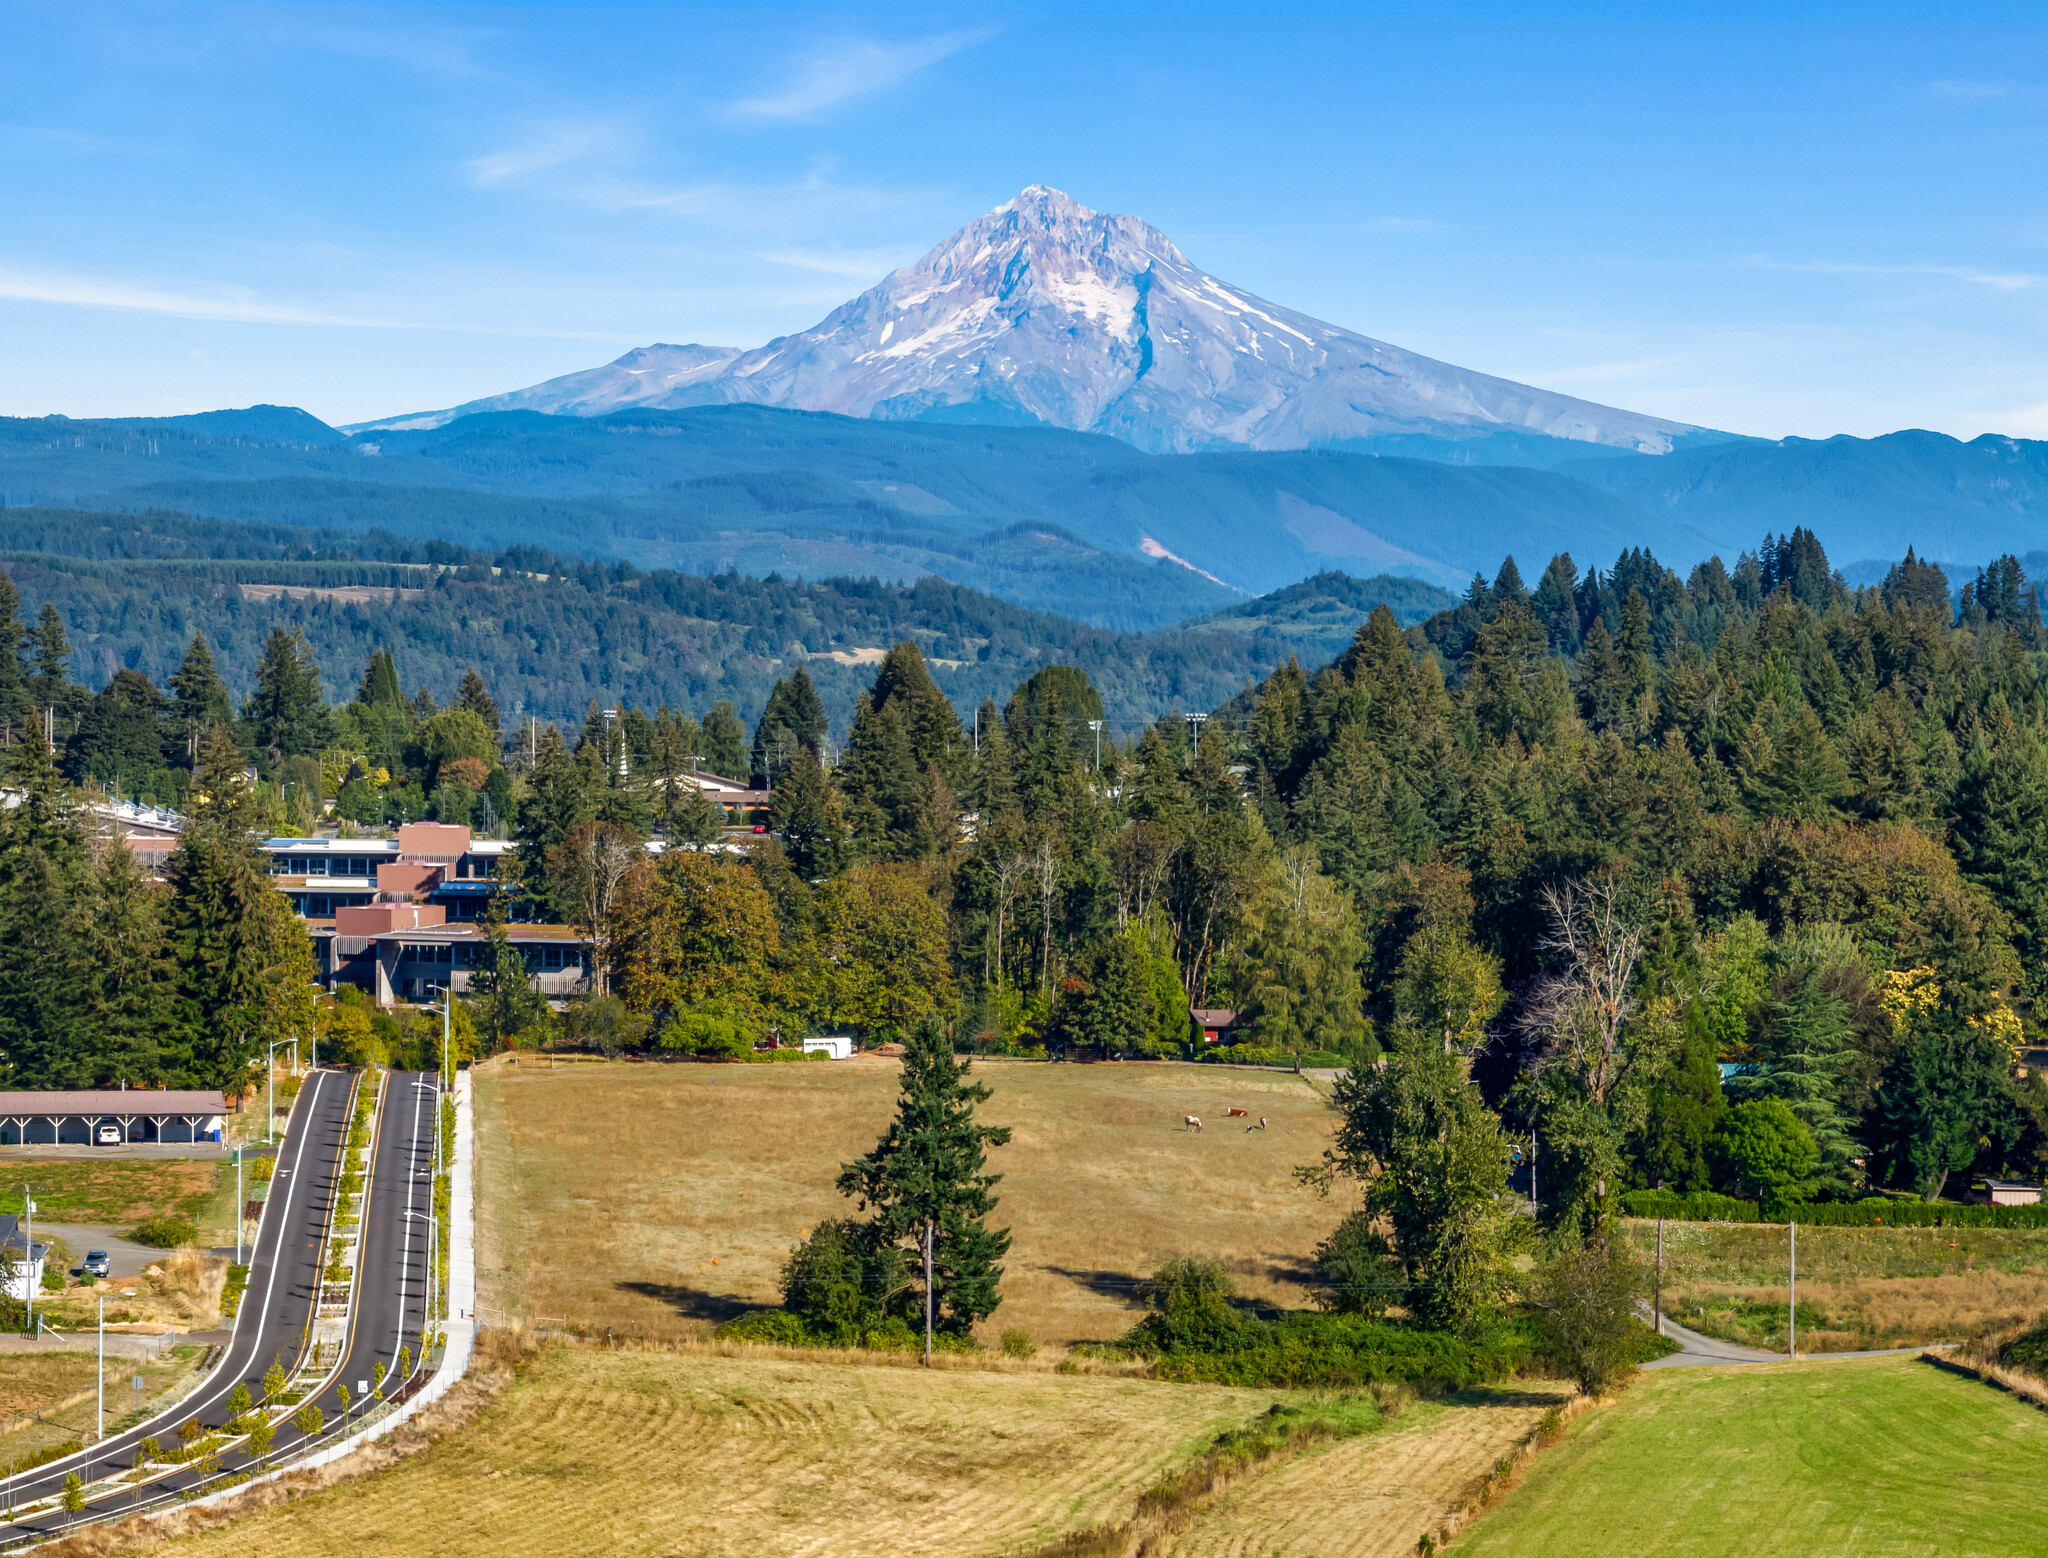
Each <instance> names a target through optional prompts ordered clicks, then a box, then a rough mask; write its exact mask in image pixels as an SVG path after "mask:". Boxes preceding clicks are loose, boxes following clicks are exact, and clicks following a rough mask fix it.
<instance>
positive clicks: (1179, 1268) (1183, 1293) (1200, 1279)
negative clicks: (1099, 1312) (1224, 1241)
mask: <svg viewBox="0 0 2048 1558" xmlns="http://www.w3.org/2000/svg"><path fill="white" fill-rule="evenodd" d="M1236 1291H1237V1288H1236V1285H1235V1284H1234V1283H1233V1282H1232V1281H1231V1280H1230V1273H1229V1272H1228V1271H1226V1270H1225V1269H1224V1266H1223V1262H1222V1261H1220V1260H1217V1259H1215V1258H1214V1257H1213V1256H1203V1255H1179V1256H1176V1257H1174V1258H1173V1259H1172V1260H1170V1261H1168V1262H1166V1264H1164V1265H1163V1266H1161V1267H1160V1268H1159V1269H1158V1270H1157V1271H1155V1272H1153V1273H1152V1275H1151V1276H1150V1277H1148V1278H1146V1279H1145V1280H1144V1281H1143V1282H1141V1283H1139V1284H1138V1302H1139V1303H1141V1304H1143V1305H1144V1306H1145V1307H1146V1308H1147V1309H1151V1310H1155V1311H1157V1312H1158V1313H1160V1314H1165V1313H1166V1312H1168V1311H1169V1310H1171V1309H1172V1308H1173V1306H1174V1304H1175V1303H1176V1302H1177V1301H1180V1300H1185V1299H1201V1298H1206V1297H1208V1296H1209V1295H1212V1294H1213V1295H1215V1296H1216V1297H1218V1298H1221V1299H1226V1300H1227V1299H1229V1298H1230V1297H1231V1295H1232V1294H1234V1293H1235V1292H1236Z"/></svg>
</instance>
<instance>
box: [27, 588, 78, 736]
mask: <svg viewBox="0 0 2048 1558" xmlns="http://www.w3.org/2000/svg"><path fill="white" fill-rule="evenodd" d="M28 647H29V655H28V659H29V692H30V696H31V697H33V698H34V699H35V704H36V707H37V708H39V709H56V710H59V711H62V710H64V709H67V708H69V707H70V704H71V694H72V692H73V691H74V689H73V688H72V685H71V644H70V642H69V640H67V639H66V638H65V636H64V618H63V617H62V616H61V615H59V614H58V611H57V608H56V607H55V606H53V605H51V604H50V603H49V602H48V601H44V602H43V609H42V611H41V613H40V614H38V616H37V617H36V625H35V626H34V627H33V628H32V629H30V630H29V645H28Z"/></svg>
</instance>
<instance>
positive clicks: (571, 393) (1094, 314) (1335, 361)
mask: <svg viewBox="0 0 2048 1558" xmlns="http://www.w3.org/2000/svg"><path fill="white" fill-rule="evenodd" d="M720 402H751V403H757V404H764V405H772V406H783V407H788V408H791V409H799V410H807V411H835V412H840V413H842V414H845V415H848V416H858V417H877V418H883V419H888V420H898V419H914V418H922V419H937V420H946V421H998V422H1019V423H1031V422H1036V423H1045V424H1050V425H1052V426H1055V427H1064V428H1073V429H1077V430H1083V431H1090V432H1099V433H1108V434H1112V435H1114V436H1116V437H1119V438H1122V439H1125V440H1127V441H1128V442H1130V443H1133V444H1136V445H1138V446H1139V447H1140V448H1144V449H1152V450H1192V449H1201V448H1214V447H1229V446H1237V447H1251V448H1258V449H1299V448H1305V447H1308V446H1310V445H1313V444H1323V443H1332V442H1339V441H1343V440H1348V439H1361V438H1372V437H1375V436H1382V435H1387V434H1418V433H1419V434H1425V435H1432V434H1434V435H1440V436H1446V437H1460V436H1469V435H1470V434H1472V433H1474V432H1482V431H1515V432H1520V433H1533V434H1541V435H1545V436H1548V437H1552V438H1563V439H1575V440H1582V441H1588V442H1593V443H1601V444H1614V445H1619V446H1621V447H1624V448H1634V449H1644V450H1651V451H1658V452H1661V451H1664V450H1667V449H1669V448H1670V447H1671V440H1672V438H1673V437H1674V436H1676V435H1679V434H1682V433H1685V432H1688V431H1691V429H1689V428H1687V427H1685V426H1684V425H1683V424H1680V423H1675V422H1667V421H1663V420H1660V419H1658V418H1655V417H1646V416H1640V415H1637V414H1635V413H1632V412H1627V411H1617V410H1614V409H1613V408H1611V407H1607V406H1599V405H1595V404H1593V403H1592V402H1590V401H1582V400H1576V399H1573V398H1572V397H1570V396H1566V395H1554V394H1551V393H1549V392H1547V391H1544V390H1538V389H1531V388H1529V387H1528V386H1526V385H1521V384H1515V383H1512V382H1510V381H1508V380H1505V379H1497V378H1493V377H1491V376H1490V375H1487V374H1481V373H1473V372H1470V371H1469V370H1466V369H1463V368H1457V367H1453V366H1452V365H1450V364H1448V363H1442V362H1437V361H1435V360H1433V359H1431V358H1427V357H1421V356H1418V355H1416V354H1414V353H1411V352H1406V351H1403V350H1402V349H1401V348H1399V347H1396V346H1389V345H1387V344H1386V343H1385V342H1382V341H1375V340H1373V339H1371V338H1370V337H1367V336H1362V335H1357V334H1354V333H1353V332H1351V331H1348V330H1343V329H1339V328H1338V327H1336V326H1334V325H1329V324H1325V323H1323V322H1322V321H1321V320H1317V319H1311V318H1309V317H1308V316H1307V315H1304V314H1297V313H1294V312H1293V311H1291V310H1289V309H1285V308H1281V307H1280V306H1278V305H1277V304H1272V303H1268V302H1265V301H1264V300H1263V299H1261V298H1258V297H1255V296H1254V295H1252V294H1251V293H1248V292H1244V291H1242V290H1240V289H1238V288H1235V287H1231V286H1229V285H1227V284H1226V283H1224V282H1222V281H1219V280H1218V279H1217V278H1216V277H1214V276H1211V275H1209V274H1208V273H1207V272H1206V271H1203V270H1201V269H1200V268H1198V267H1197V266H1195V265H1194V264H1193V263H1192V262H1191V261H1189V260H1188V258H1187V257H1186V256H1185V255H1184V254H1182V253H1181V251H1180V250H1179V249H1178V248H1176V247H1175V246H1174V244H1173V242H1172V241H1171V240H1170V239H1169V238H1167V236H1166V235H1165V234H1164V233H1162V232H1160V231H1159V229H1157V228H1156V227H1153V226H1152V225H1151V224H1150V223H1147V222H1143V221H1140V220H1139V219H1138V218H1136V217H1132V216H1122V215H1115V214H1110V213H1105V212H1100V211H1094V210H1090V209H1089V208H1088V207H1087V206H1084V205H1082V204H1081V203H1080V202H1079V201H1077V200H1075V199H1073V198H1072V197H1071V196H1069V195H1067V194H1065V193H1064V192H1062V191H1060V190H1057V189H1053V188H1051V187H1049V186H1047V185H1043V184H1033V185H1031V186H1030V187H1028V188H1026V189H1024V190H1022V191H1020V192H1019V193H1018V194H1017V195H1016V196H1015V197H1014V198H1013V199H1010V200H1007V201H1005V202H1003V204H1001V205H1000V206H997V207H996V208H995V209H994V210H993V211H990V212H989V213H988V214H987V215H985V216H981V217H978V218H976V219H975V220H974V221H972V222H970V223H968V224H967V225H966V226H965V227H963V228H961V229H960V230H959V231H958V232H956V233H954V234H953V235H952V236H951V237H950V238H947V239H946V240H944V241H943V242H942V243H940V244H939V245H938V246H937V247H935V248H933V249H932V250H931V251H930V252H929V253H928V254H926V255H925V256H924V257H923V258H922V259H920V260H918V261H916V262H915V263H914V264H911V265H906V266H904V267H903V268H901V269H900V270H896V271H892V272H891V273H890V274H889V275H887V276H885V277H884V278H883V279H882V280H881V281H880V282H879V283H877V284H876V285H875V286H873V287H871V288H869V289H868V290H867V291H866V292H863V293H861V294H860V296H858V297H856V298H854V299H852V300H851V301H850V302H847V303H844V304H842V305H841V306H840V307H838V308H837V309H834V310H833V311H832V312H831V313H830V314H828V315H827V316H826V317H825V318H824V319H822V320H820V321H819V322H818V323H817V324H816V325H814V326H812V327H811V328H810V329H809V330H805V331H802V332H800V333H798V334H796V335H791V336H784V337H781V338H779V339H777V340H774V341H771V342H769V343H768V344H767V345H766V346H762V347H758V348H756V349H755V350H753V351H744V352H743V351H737V350H734V349H731V348H724V347H706V346H650V347H642V348H640V349H638V350H636V351H633V352H629V353H627V354H626V355H625V356H624V357H621V358H620V359H619V360H618V361H617V362H614V363H610V364H608V365H606V366H605V367H602V368H595V369H591V370H589V371H587V372H584V373H579V374H570V375H568V376H567V377H565V378H561V379H552V380H549V381H548V382H547V383H545V384H539V385H535V386H534V387H532V388H531V389H527V390H520V391H515V392H514V393H512V394H509V395H500V396H496V397H493V398H492V399H490V400H487V401H473V402H471V403H470V404H469V405H467V406H461V407H457V408H455V410H453V411H449V412H435V413H427V414H425V415H424V416H420V417H412V418H401V419H396V420H394V421H392V422H387V423H379V424H374V425H376V426H386V427H398V426H434V425H437V424H438V423H439V422H443V421H447V420H450V419H452V418H453V417H455V416H458V415H463V414H466V413H469V412H471V411H481V410H505V409H512V408H514V407H523V408H527V409H532V410H536V411H555V412H560V413H566V414H572V415H584V416H588V415H595V414H599V413H602V412H605V411H610V410H616V409H619V408H621V407H625V406H654V407H682V406H696V405H707V404H717V403H720Z"/></svg>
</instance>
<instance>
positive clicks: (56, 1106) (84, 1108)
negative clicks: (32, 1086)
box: [0, 1087, 228, 1120]
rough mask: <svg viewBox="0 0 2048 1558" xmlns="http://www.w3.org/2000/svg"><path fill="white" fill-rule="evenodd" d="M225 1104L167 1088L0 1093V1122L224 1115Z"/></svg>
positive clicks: (211, 1096)
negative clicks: (53, 1117)
mask: <svg viewBox="0 0 2048 1558" xmlns="http://www.w3.org/2000/svg"><path fill="white" fill-rule="evenodd" d="M227 1112H228V1101H227V1100H226V1099H225V1098H223V1097H222V1096H221V1095H220V1094H219V1093H202V1092H190V1091H186V1092H173V1091H171V1090H169V1089H168V1088H152V1087H131V1088H129V1089H127V1090H126V1091H125V1092H124V1091H120V1090H118V1089H115V1088H100V1089H95V1090H92V1091H89V1092H82V1093H57V1092H48V1093H26V1092H17V1093H0V1119H15V1120H19V1119H24V1118H37V1119H40V1118H44V1117H47V1116H49V1115H53V1114H64V1115H79V1114H82V1115H124V1114H131V1115H158V1114H226V1113H227Z"/></svg>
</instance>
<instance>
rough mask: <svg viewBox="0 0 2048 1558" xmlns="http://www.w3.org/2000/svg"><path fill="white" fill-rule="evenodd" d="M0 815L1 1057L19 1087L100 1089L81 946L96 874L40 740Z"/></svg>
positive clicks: (31, 745) (20, 751) (21, 756)
mask: <svg viewBox="0 0 2048 1558" xmlns="http://www.w3.org/2000/svg"><path fill="white" fill-rule="evenodd" d="M6 759H7V761H6V784H7V786H8V787H9V788H10V789H12V790H14V791H15V792H16V794H17V796H18V799H17V801H16V803H15V804H14V805H12V806H8V807H0V1055H4V1057H5V1065H6V1069H7V1072H8V1074H9V1075H10V1076H11V1077H12V1078H13V1079H14V1081H15V1084H16V1085H17V1086H25V1087H39V1088H40V1087H80V1086H84V1085H86V1084H88V1083H89V1082H91V1081H92V1080H93V1072H92V1065H93V1057H92V1054H91V1050H92V1042H91V1041H92V1034H91V1029H90V1025H89V1011H88V1007H87V1002H86V986H87V983H88V981H89V978H90V976H91V969H90V966H89V964H88V963H87V960H86V950H87V949H86V947H85V945H84V942H83V939H82V933H83V931H84V929H85V928H86V927H87V926H88V925H89V924H90V923H91V922H92V919H93V917H94V916H93V907H94V906H93V903H92V892H91V869H90V862H89V860H88V857H87V854H86V848H85V839H84V834H83V831H82V829H81V828H80V826H79V821H78V816H77V812H76V809H75V804H74V799H73V792H71V791H70V790H69V789H67V788H66V786H65V784H64V781H63V778H62V776H61V775H59V774H58V772H57V769H56V765H55V764H54V763H53V762H52V761H51V756H50V752H49V749H48V748H47V747H45V746H44V745H43V743H42V740H41V738H40V736H32V737H30V738H29V739H26V740H23V739H20V738H17V739H16V741H15V743H14V745H13V746H12V747H11V748H10V749H8V751H7V754H6Z"/></svg>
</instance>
